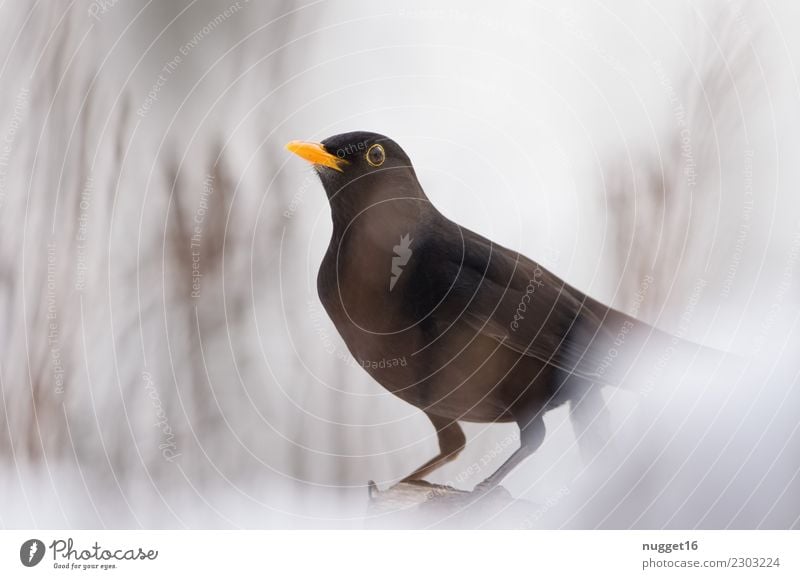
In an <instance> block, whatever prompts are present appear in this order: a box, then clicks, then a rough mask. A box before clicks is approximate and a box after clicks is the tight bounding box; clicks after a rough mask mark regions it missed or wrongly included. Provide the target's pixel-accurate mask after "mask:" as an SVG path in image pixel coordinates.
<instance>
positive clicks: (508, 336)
mask: <svg viewBox="0 0 800 579" xmlns="http://www.w3.org/2000/svg"><path fill="white" fill-rule="evenodd" d="M456 227H457V228H458V232H457V233H456V234H455V235H440V236H436V238H435V239H433V240H432V241H431V242H429V243H427V244H426V247H425V250H426V253H427V255H426V256H424V257H423V258H422V259H421V262H420V264H419V267H418V270H417V271H416V273H415V275H416V276H421V277H422V276H424V278H425V280H426V284H427V287H428V289H429V292H430V293H429V295H432V296H434V299H435V303H431V304H430V305H431V311H432V312H433V315H434V316H435V317H436V318H437V320H438V321H440V322H441V324H440V325H441V326H444V327H447V326H448V325H449V324H452V323H453V322H455V321H457V320H460V321H461V322H464V323H466V324H467V325H468V326H469V327H470V328H472V329H473V330H474V331H475V332H476V333H480V334H482V335H484V336H489V337H491V338H493V339H495V340H497V341H498V342H500V343H501V344H502V346H503V347H505V348H509V349H511V350H513V351H515V352H517V353H519V354H520V355H524V356H532V357H534V358H536V359H538V360H540V361H542V362H545V363H548V364H550V365H552V366H555V367H557V368H560V369H561V370H563V371H566V372H568V373H570V374H572V375H576V376H579V377H582V378H585V379H587V380H591V381H593V382H599V383H605V384H616V383H618V382H619V381H620V380H621V379H622V374H620V372H619V371H620V370H621V368H619V367H617V368H613V366H614V364H615V361H617V359H619V358H620V357H619V353H620V348H621V347H622V346H623V344H624V343H625V342H626V340H627V341H628V344H629V345H630V344H631V338H632V336H633V335H634V334H635V333H636V334H638V335H642V332H643V331H648V332H651V333H652V332H658V330H655V329H654V328H652V327H650V326H648V325H647V324H644V323H643V322H639V321H638V320H636V319H634V318H631V317H629V316H627V315H625V314H622V313H620V312H618V311H616V310H613V309H611V308H608V307H606V306H603V305H602V304H601V303H599V302H597V301H596V300H593V299H592V298H590V297H588V296H586V295H585V294H583V293H582V292H580V291H578V290H576V289H575V288H573V287H571V286H569V285H568V284H566V283H565V282H564V281H563V280H561V279H560V278H558V276H556V275H554V274H553V273H551V272H549V271H548V270H546V269H545V268H543V267H541V266H540V265H538V264H536V263H535V262H533V261H531V260H530V259H528V258H526V257H525V256H523V255H521V254H519V253H517V252H514V251H511V250H509V249H506V248H504V247H501V246H499V245H497V244H495V243H492V242H491V241H489V240H488V239H485V238H483V237H481V236H479V235H477V234H475V233H473V232H470V231H468V230H466V229H464V228H461V227H458V226H456ZM454 238H455V240H454ZM658 333H659V334H660V332H658ZM630 349H631V348H630V347H629V348H628V351H629V352H630ZM617 366H619V364H617ZM612 369H613V371H612ZM623 374H624V373H623Z"/></svg>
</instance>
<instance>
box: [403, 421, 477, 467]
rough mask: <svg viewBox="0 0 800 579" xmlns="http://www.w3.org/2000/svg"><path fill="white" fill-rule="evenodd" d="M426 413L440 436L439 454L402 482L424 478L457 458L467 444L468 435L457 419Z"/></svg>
mask: <svg viewBox="0 0 800 579" xmlns="http://www.w3.org/2000/svg"><path fill="white" fill-rule="evenodd" d="M425 414H426V415H427V417H428V418H429V419H430V421H431V423H433V427H434V428H435V429H436V435H437V436H438V438H439V454H437V455H436V456H434V457H433V458H432V459H430V460H429V461H428V462H426V463H425V464H423V465H422V466H421V467H419V468H418V469H417V470H415V471H414V472H412V473H411V474H410V475H408V476H407V477H406V478H404V479H403V481H402V482H409V481H418V480H423V479H424V478H425V476H427V475H428V474H430V473H431V472H433V471H434V470H436V469H437V468H439V467H440V466H442V465H444V464H447V463H448V462H450V461H452V460H455V459H456V457H457V456H458V455H459V453H460V452H461V451H462V450H464V446H466V444H467V437H466V436H464V431H463V430H462V429H461V426H460V425H459V424H458V422H457V421H455V420H450V419H449V418H442V417H440V416H435V415H433V414H428V413H427V412H426V413H425Z"/></svg>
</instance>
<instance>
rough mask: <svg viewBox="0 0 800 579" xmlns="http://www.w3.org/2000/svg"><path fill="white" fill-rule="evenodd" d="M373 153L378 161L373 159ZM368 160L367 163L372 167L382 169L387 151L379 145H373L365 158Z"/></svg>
mask: <svg viewBox="0 0 800 579" xmlns="http://www.w3.org/2000/svg"><path fill="white" fill-rule="evenodd" d="M373 153H374V154H375V155H376V159H375V160H373V159H372V155H373ZM364 158H365V159H366V160H367V163H369V164H370V165H372V166H373V167H380V166H381V165H383V162H384V161H385V160H386V151H384V150H383V147H381V146H380V145H378V144H375V145H372V146H371V147H370V148H369V149H367V154H366V155H365V156H364Z"/></svg>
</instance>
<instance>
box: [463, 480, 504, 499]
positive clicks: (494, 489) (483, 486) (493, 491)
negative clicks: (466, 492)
mask: <svg viewBox="0 0 800 579" xmlns="http://www.w3.org/2000/svg"><path fill="white" fill-rule="evenodd" d="M472 494H473V495H478V496H489V495H492V496H496V497H498V498H504V499H511V498H512V497H511V493H509V492H508V491H507V490H506V489H505V488H504V487H501V486H500V485H499V484H497V483H492V482H489V481H483V482H482V483H479V484H477V485H475V488H474V489H473V490H472Z"/></svg>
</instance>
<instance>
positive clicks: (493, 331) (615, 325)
mask: <svg viewBox="0 0 800 579" xmlns="http://www.w3.org/2000/svg"><path fill="white" fill-rule="evenodd" d="M287 147H288V148H289V149H290V150H292V151H293V152H295V153H297V154H298V155H300V156H302V157H304V158H305V159H307V160H309V161H311V162H312V163H314V164H315V167H316V169H317V171H318V173H319V176H320V179H321V181H322V184H323V186H324V188H325V191H326V193H327V196H328V200H329V202H330V206H331V215H332V219H333V235H332V237H331V241H330V245H329V246H328V250H327V252H326V254H325V257H324V259H323V260H322V264H321V266H320V269H319V276H318V282H317V288H318V292H319V297H320V300H321V301H322V304H323V305H324V307H325V310H326V311H327V313H328V315H329V316H330V317H331V320H332V321H333V323H334V324H335V326H336V328H337V330H338V331H339V333H340V334H341V336H342V338H343V340H344V342H345V344H346V345H347V347H348V349H349V350H350V352H351V354H352V355H353V356H354V357H355V358H356V360H357V361H358V362H359V363H360V364H361V365H362V366H363V367H364V368H365V369H366V370H367V372H369V373H370V375H371V376H372V377H373V378H374V379H375V380H376V381H377V382H379V383H380V384H381V385H382V386H383V387H384V388H386V389H387V390H389V391H390V392H392V393H393V394H395V395H396V396H398V397H399V398H401V399H403V400H405V401H406V402H408V403H409V404H412V405H414V406H416V407H417V408H419V409H420V410H422V411H423V412H425V414H427V416H428V417H429V418H430V420H431V423H432V424H433V426H434V427H435V428H436V431H437V433H438V436H439V446H440V453H439V455H437V456H436V457H434V458H433V459H431V460H430V461H429V462H427V463H426V464H424V465H422V466H421V467H420V468H418V469H417V470H416V471H414V472H413V473H412V474H411V475H409V476H408V477H407V479H421V478H423V477H424V476H425V475H427V474H428V473H430V472H431V471H432V470H434V469H435V468H437V467H438V466H441V465H442V464H444V463H445V462H448V461H449V460H452V459H454V458H455V457H456V456H457V455H458V453H459V452H460V451H461V450H462V449H463V448H464V444H465V437H464V434H463V431H462V430H461V427H460V426H459V424H458V421H459V420H461V421H473V422H509V421H513V422H516V423H517V424H518V426H519V428H520V439H521V446H520V449H519V450H517V451H516V453H514V455H513V456H512V457H511V458H509V460H508V461H507V462H506V463H505V464H503V465H502V466H501V467H500V469H498V471H497V472H495V473H494V474H493V475H491V476H490V477H489V478H488V479H486V481H484V483H482V485H480V487H481V489H487V488H491V487H492V486H494V485H496V484H497V483H498V482H500V481H501V480H502V478H503V477H504V476H505V475H506V474H508V472H510V471H511V470H512V469H513V468H514V467H515V466H516V465H518V464H519V462H520V461H521V460H523V459H524V458H525V457H527V456H528V455H529V454H531V453H532V452H533V451H535V450H536V448H537V447H538V446H539V445H540V444H541V443H542V441H543V440H544V434H545V429H544V422H543V420H542V416H543V415H544V413H545V412H546V411H547V410H549V409H552V408H555V407H556V406H559V405H561V404H563V403H565V402H570V403H571V410H572V418H573V421H574V423H575V424H576V426H577V429H578V431H583V430H584V429H585V428H586V427H587V426H588V424H590V423H592V422H594V423H595V426H598V425H599V426H600V431H602V430H603V428H602V425H603V424H604V421H605V412H604V407H603V401H602V397H601V396H600V394H599V386H602V385H619V384H621V383H623V382H624V381H625V378H626V373H627V372H629V371H630V370H631V369H632V368H633V366H634V360H635V359H636V358H637V355H638V353H639V348H640V346H641V343H642V342H644V341H650V342H653V341H655V342H657V343H658V344H660V345H661V346H663V347H665V348H668V347H683V346H684V345H685V344H684V343H683V342H681V341H679V340H677V339H675V338H672V337H671V336H669V335H668V334H664V333H662V332H660V331H658V330H656V329H654V328H652V327H650V326H648V325H646V324H644V323H642V322H639V321H637V320H636V319H634V318H631V317H629V316H627V315H625V314H622V313H620V312H618V311H615V310H613V309H610V308H608V307H606V306H604V305H602V304H601V303H599V302H597V301H595V300H593V299H592V298H590V297H588V296H586V295H584V294H583V293H581V292H580V291H578V290H576V289H575V288H573V287H571V286H569V285H567V284H566V283H564V282H563V281H562V280H561V279H559V278H558V277H557V276H555V275H554V274H552V273H551V272H549V271H547V270H546V269H545V268H543V267H541V266H540V265H538V264H537V263H535V262H534V261H532V260H530V259H528V258H527V257H525V256H523V255H521V254H519V253H517V252H515V251H512V250H510V249H507V248H504V247H501V246H499V245H497V244H496V243H493V242H492V241H491V240H489V239H486V238H485V237H483V236H481V235H478V234H477V233H474V232H472V231H470V230H468V229H466V228H464V227H461V226H459V225H458V224H456V223H454V222H452V221H450V220H449V219H447V218H446V217H445V216H443V215H442V214H441V213H440V212H439V211H437V210H436V208H435V207H434V206H433V205H432V204H431V202H430V200H429V199H428V197H427V196H426V195H425V192H424V191H423V189H422V187H421V186H420V184H419V181H418V180H417V176H416V174H415V172H414V168H413V167H412V165H411V161H410V160H409V159H408V157H407V156H406V154H405V153H404V152H403V150H402V149H401V148H400V147H399V146H398V145H397V144H396V143H395V142H394V141H392V140H391V139H388V138H387V137H384V136H382V135H378V134H374V133H364V132H355V133H347V134H342V135H337V136H334V137H331V138H329V139H326V140H325V141H323V142H322V143H321V144H318V143H301V142H296V141H295V142H292V143H290V144H289V145H287ZM584 442H586V443H588V444H587V445H584V446H585V447H588V448H591V447H592V446H594V447H598V446H602V444H604V441H603V440H598V439H597V436H595V437H594V438H591V439H587V440H585V441H584Z"/></svg>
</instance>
